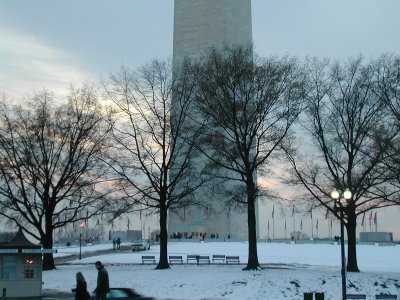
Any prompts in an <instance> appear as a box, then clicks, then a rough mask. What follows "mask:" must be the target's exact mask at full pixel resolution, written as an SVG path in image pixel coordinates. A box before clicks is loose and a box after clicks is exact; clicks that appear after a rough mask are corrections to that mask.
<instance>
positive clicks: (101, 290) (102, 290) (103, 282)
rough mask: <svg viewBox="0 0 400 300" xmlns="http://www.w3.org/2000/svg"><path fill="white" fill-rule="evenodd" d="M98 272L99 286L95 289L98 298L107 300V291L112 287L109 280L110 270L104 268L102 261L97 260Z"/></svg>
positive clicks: (97, 299) (98, 299)
mask: <svg viewBox="0 0 400 300" xmlns="http://www.w3.org/2000/svg"><path fill="white" fill-rule="evenodd" d="M95 266H96V269H97V270H98V273H97V286H96V289H95V290H94V293H95V295H96V300H107V292H108V290H109V289H110V284H109V280H108V272H107V270H106V269H105V268H104V266H103V264H102V263H101V261H96V263H95Z"/></svg>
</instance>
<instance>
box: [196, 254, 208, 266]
mask: <svg viewBox="0 0 400 300" xmlns="http://www.w3.org/2000/svg"><path fill="white" fill-rule="evenodd" d="M209 263H210V256H208V255H199V256H197V264H209Z"/></svg>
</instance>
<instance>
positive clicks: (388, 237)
mask: <svg viewBox="0 0 400 300" xmlns="http://www.w3.org/2000/svg"><path fill="white" fill-rule="evenodd" d="M360 242H374V243H379V242H380V243H383V242H387V243H392V242H393V233H392V232H360Z"/></svg>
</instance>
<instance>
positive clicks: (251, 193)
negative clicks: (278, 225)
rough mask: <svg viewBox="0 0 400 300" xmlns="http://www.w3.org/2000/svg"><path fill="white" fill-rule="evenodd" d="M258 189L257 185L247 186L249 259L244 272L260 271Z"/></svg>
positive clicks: (250, 184)
mask: <svg viewBox="0 0 400 300" xmlns="http://www.w3.org/2000/svg"><path fill="white" fill-rule="evenodd" d="M255 200H256V189H255V184H254V183H253V182H250V183H249V184H248V185H247V210H248V211H247V226H248V231H249V258H248V261H247V266H246V267H245V268H244V269H243V270H258V269H259V268H260V263H259V262H258V254H257V230H256V209H255Z"/></svg>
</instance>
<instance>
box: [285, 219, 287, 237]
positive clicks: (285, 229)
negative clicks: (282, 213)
mask: <svg viewBox="0 0 400 300" xmlns="http://www.w3.org/2000/svg"><path fill="white" fill-rule="evenodd" d="M286 238H287V228H286V218H285V239H286Z"/></svg>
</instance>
